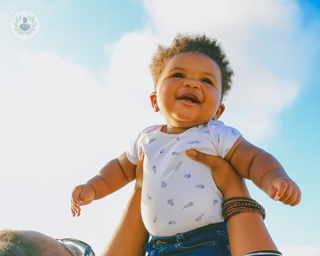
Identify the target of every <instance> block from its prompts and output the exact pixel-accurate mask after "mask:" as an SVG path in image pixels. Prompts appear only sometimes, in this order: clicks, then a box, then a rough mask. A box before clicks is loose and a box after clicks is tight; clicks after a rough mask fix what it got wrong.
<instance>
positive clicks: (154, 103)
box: [150, 92, 160, 112]
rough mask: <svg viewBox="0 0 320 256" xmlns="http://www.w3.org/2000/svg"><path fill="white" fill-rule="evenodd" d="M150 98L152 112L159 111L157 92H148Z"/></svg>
mask: <svg viewBox="0 0 320 256" xmlns="http://www.w3.org/2000/svg"><path fill="white" fill-rule="evenodd" d="M150 100H151V105H152V108H153V110H154V112H158V111H160V109H159V107H158V103H157V92H152V93H151V94H150Z"/></svg>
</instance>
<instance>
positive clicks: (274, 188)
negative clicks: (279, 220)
mask: <svg viewBox="0 0 320 256" xmlns="http://www.w3.org/2000/svg"><path fill="white" fill-rule="evenodd" d="M267 194H268V195H269V196H270V197H271V198H272V199H274V200H276V201H278V200H279V201H281V202H283V203H284V204H290V205H291V206H295V205H297V204H299V203H300V200H301V191H300V189H299V187H298V186H297V184H296V183H294V181H293V180H291V179H290V178H289V177H278V178H275V179H274V180H273V181H272V182H271V183H270V185H269V186H268V188H267Z"/></svg>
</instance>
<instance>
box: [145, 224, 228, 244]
mask: <svg viewBox="0 0 320 256" xmlns="http://www.w3.org/2000/svg"><path fill="white" fill-rule="evenodd" d="M212 231H224V232H228V231H227V225H226V224H225V223H224V222H219V223H214V224H209V225H207V226H203V227H201V228H196V229H193V230H190V231H187V232H185V233H178V234H176V235H174V236H151V240H152V241H159V240H160V241H161V242H162V243H163V244H166V243H176V242H183V241H186V240H190V239H192V238H194V237H198V236H199V235H202V234H206V233H209V232H212Z"/></svg>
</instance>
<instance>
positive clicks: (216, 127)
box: [209, 120, 242, 158]
mask: <svg viewBox="0 0 320 256" xmlns="http://www.w3.org/2000/svg"><path fill="white" fill-rule="evenodd" d="M209 126H210V127H209V130H210V133H211V136H212V139H213V142H214V144H215V146H216V148H217V151H218V155H219V156H220V157H222V158H225V157H226V155H227V154H228V152H229V150H230V149H231V148H232V146H233V144H234V143H235V142H236V140H237V139H238V138H239V137H240V136H242V134H241V133H240V132H239V131H238V130H237V129H235V128H232V127H230V126H226V125H224V123H223V122H221V121H217V120H213V121H210V122H209Z"/></svg>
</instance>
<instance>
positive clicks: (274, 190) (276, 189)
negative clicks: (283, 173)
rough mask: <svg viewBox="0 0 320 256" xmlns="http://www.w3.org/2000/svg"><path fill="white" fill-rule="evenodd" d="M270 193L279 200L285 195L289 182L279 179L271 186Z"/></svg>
mask: <svg viewBox="0 0 320 256" xmlns="http://www.w3.org/2000/svg"><path fill="white" fill-rule="evenodd" d="M270 187H271V188H270V190H269V191H268V195H269V196H270V197H271V198H273V199H274V200H275V201H279V200H280V199H281V197H282V196H283V195H284V193H285V192H286V189H287V183H286V182H284V181H282V180H277V181H276V182H275V183H273V184H272V186H270Z"/></svg>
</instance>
